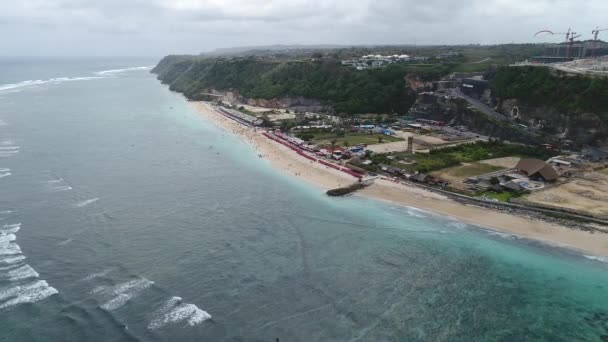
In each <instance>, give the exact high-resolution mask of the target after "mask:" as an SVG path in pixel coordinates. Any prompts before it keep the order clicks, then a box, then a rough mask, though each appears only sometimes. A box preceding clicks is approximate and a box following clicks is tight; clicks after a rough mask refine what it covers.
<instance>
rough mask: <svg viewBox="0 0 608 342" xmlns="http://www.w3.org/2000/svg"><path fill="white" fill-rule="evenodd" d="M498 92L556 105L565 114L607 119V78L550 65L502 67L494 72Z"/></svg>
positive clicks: (536, 103) (534, 103) (501, 95)
mask: <svg viewBox="0 0 608 342" xmlns="http://www.w3.org/2000/svg"><path fill="white" fill-rule="evenodd" d="M492 87H493V89H494V92H495V95H496V96H497V97H499V98H503V99H517V100H519V101H521V102H522V103H524V104H526V105H529V106H535V107H546V108H553V109H556V110H558V111H560V112H563V113H566V114H577V113H585V112H590V113H595V114H597V115H598V116H600V117H601V118H602V119H604V120H608V78H605V77H590V76H583V75H564V74H562V73H560V72H552V71H551V70H550V69H549V68H547V67H500V68H498V69H497V70H496V74H495V75H493V79H492Z"/></svg>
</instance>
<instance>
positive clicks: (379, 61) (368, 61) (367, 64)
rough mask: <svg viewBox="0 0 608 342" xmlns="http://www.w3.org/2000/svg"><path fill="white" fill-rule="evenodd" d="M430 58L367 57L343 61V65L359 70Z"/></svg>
mask: <svg viewBox="0 0 608 342" xmlns="http://www.w3.org/2000/svg"><path fill="white" fill-rule="evenodd" d="M428 59H429V57H411V56H409V55H390V56H382V55H365V56H362V57H360V58H356V59H349V60H343V61H342V65H347V66H351V67H353V68H355V69H357V70H364V69H369V68H380V67H383V66H385V65H388V64H393V63H405V62H410V61H426V60H428Z"/></svg>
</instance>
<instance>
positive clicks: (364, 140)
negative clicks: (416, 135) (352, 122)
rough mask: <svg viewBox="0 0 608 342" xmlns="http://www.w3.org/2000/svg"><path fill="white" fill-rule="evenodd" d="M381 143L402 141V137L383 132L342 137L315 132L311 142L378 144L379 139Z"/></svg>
mask: <svg viewBox="0 0 608 342" xmlns="http://www.w3.org/2000/svg"><path fill="white" fill-rule="evenodd" d="M380 138H381V139H382V142H383V143H388V142H395V141H402V140H403V139H401V138H397V137H393V136H390V135H385V134H364V133H349V134H346V135H344V136H342V137H338V136H336V134H335V133H322V134H315V136H314V138H313V139H312V142H313V143H314V144H316V145H329V144H331V141H332V140H334V139H335V140H336V145H340V146H356V145H359V144H367V145H373V144H379V143H380V142H379V139H380Z"/></svg>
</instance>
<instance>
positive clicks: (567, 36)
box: [534, 29, 574, 57]
mask: <svg viewBox="0 0 608 342" xmlns="http://www.w3.org/2000/svg"><path fill="white" fill-rule="evenodd" d="M541 33H548V34H550V35H552V36H554V35H558V34H565V35H566V40H565V42H566V44H569V42H570V36H571V35H574V32H572V31H571V30H570V29H568V32H553V31H551V30H540V31H538V32H536V33H535V34H534V37H536V36H538V35H539V34H541ZM559 50H560V49H559V45H557V55H558V56H559ZM569 50H570V49H569V48H568V47H566V55H568V54H569ZM566 57H567V56H566Z"/></svg>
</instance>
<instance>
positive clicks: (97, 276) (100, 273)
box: [82, 268, 114, 281]
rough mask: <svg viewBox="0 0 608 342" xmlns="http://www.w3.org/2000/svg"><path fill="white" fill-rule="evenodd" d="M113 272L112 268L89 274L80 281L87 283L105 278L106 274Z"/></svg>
mask: <svg viewBox="0 0 608 342" xmlns="http://www.w3.org/2000/svg"><path fill="white" fill-rule="evenodd" d="M113 270H114V269H113V268H108V269H107V270H103V271H101V272H97V273H91V274H89V275H88V276H86V277H84V278H83V279H82V280H83V281H89V280H92V279H95V278H99V277H105V276H106V275H108V273H110V272H112V271H113Z"/></svg>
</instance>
